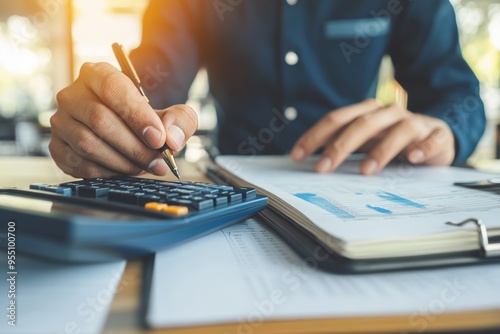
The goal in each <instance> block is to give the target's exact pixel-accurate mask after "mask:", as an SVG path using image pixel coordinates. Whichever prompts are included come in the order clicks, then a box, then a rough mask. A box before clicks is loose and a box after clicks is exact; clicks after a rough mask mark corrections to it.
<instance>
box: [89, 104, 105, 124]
mask: <svg viewBox="0 0 500 334" xmlns="http://www.w3.org/2000/svg"><path fill="white" fill-rule="evenodd" d="M106 114H107V110H106V109H105V107H104V106H102V105H99V104H97V105H95V106H94V107H93V108H92V109H91V110H90V113H89V116H88V122H89V126H90V128H92V129H94V130H95V129H100V128H101V127H102V126H103V125H104V124H105V122H106Z"/></svg>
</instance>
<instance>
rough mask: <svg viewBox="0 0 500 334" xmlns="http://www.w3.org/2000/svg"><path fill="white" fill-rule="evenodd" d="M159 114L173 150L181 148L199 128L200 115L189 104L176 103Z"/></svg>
mask: <svg viewBox="0 0 500 334" xmlns="http://www.w3.org/2000/svg"><path fill="white" fill-rule="evenodd" d="M158 114H159V115H160V117H161V120H162V121H163V126H164V127H165V129H167V141H166V143H167V145H168V147H169V148H170V149H172V150H173V151H179V150H181V149H182V148H183V147H184V146H185V145H186V141H187V139H188V138H189V137H191V136H192V135H193V134H194V133H195V131H196V129H197V128H198V115H197V114H196V112H195V111H194V110H193V109H192V108H191V107H189V106H187V105H175V106H172V107H170V108H167V109H165V110H162V111H159V112H158Z"/></svg>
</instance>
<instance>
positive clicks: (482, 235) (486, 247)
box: [446, 218, 500, 257]
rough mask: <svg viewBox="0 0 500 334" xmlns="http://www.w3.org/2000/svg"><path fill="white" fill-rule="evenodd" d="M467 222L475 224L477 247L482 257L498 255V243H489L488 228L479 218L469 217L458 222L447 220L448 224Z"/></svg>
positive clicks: (459, 224) (455, 224) (499, 249)
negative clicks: (477, 237)
mask: <svg viewBox="0 0 500 334" xmlns="http://www.w3.org/2000/svg"><path fill="white" fill-rule="evenodd" d="M467 223H474V224H476V226H477V233H478V234H479V247H480V251H481V255H482V256H483V257H494V256H500V243H490V242H489V240H488V230H487V229H486V226H484V224H483V223H482V222H481V220H480V219H476V218H469V219H466V220H464V221H462V222H460V223H454V222H447V223H446V224H448V225H453V226H463V225H465V224H467Z"/></svg>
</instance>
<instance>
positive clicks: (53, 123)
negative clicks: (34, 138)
mask: <svg viewBox="0 0 500 334" xmlns="http://www.w3.org/2000/svg"><path fill="white" fill-rule="evenodd" d="M59 112H60V111H59V110H58V111H56V113H55V114H54V115H52V116H51V117H50V120H49V121H50V127H51V129H53V130H52V131H55V130H56V129H57V128H58V125H59V124H61V122H60V116H59Z"/></svg>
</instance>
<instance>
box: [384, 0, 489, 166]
mask: <svg viewBox="0 0 500 334" xmlns="http://www.w3.org/2000/svg"><path fill="white" fill-rule="evenodd" d="M396 16H397V17H396V18H395V22H394V26H393V32H392V37H391V43H390V46H389V54H390V56H391V58H392V61H393V64H394V67H395V77H396V80H397V81H398V82H399V83H400V84H401V85H402V86H403V87H404V88H405V90H406V91H407V92H408V109H409V110H411V111H413V112H418V113H423V114H426V115H429V116H434V117H437V118H440V119H442V120H444V121H445V122H446V123H447V124H448V125H449V126H450V128H451V130H452V131H453V134H454V136H455V143H456V155H455V160H454V162H453V163H454V164H461V163H464V162H465V161H466V159H467V158H468V157H469V156H470V155H471V153H472V152H473V150H474V149H475V147H476V145H477V143H478V142H479V139H480V138H481V136H482V134H483V132H484V129H485V123H486V121H485V113H484V105H483V102H482V101H481V98H480V96H479V82H478V80H477V78H476V77H475V75H474V73H473V72H472V70H471V69H470V67H469V66H468V65H467V63H466V62H465V60H464V59H463V57H462V54H461V50H460V44H459V37H458V29H457V24H456V19H455V13H454V10H453V7H452V6H451V4H450V3H449V2H448V1H447V0H419V1H407V2H405V6H404V9H403V11H402V12H401V13H400V14H399V15H396Z"/></svg>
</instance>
